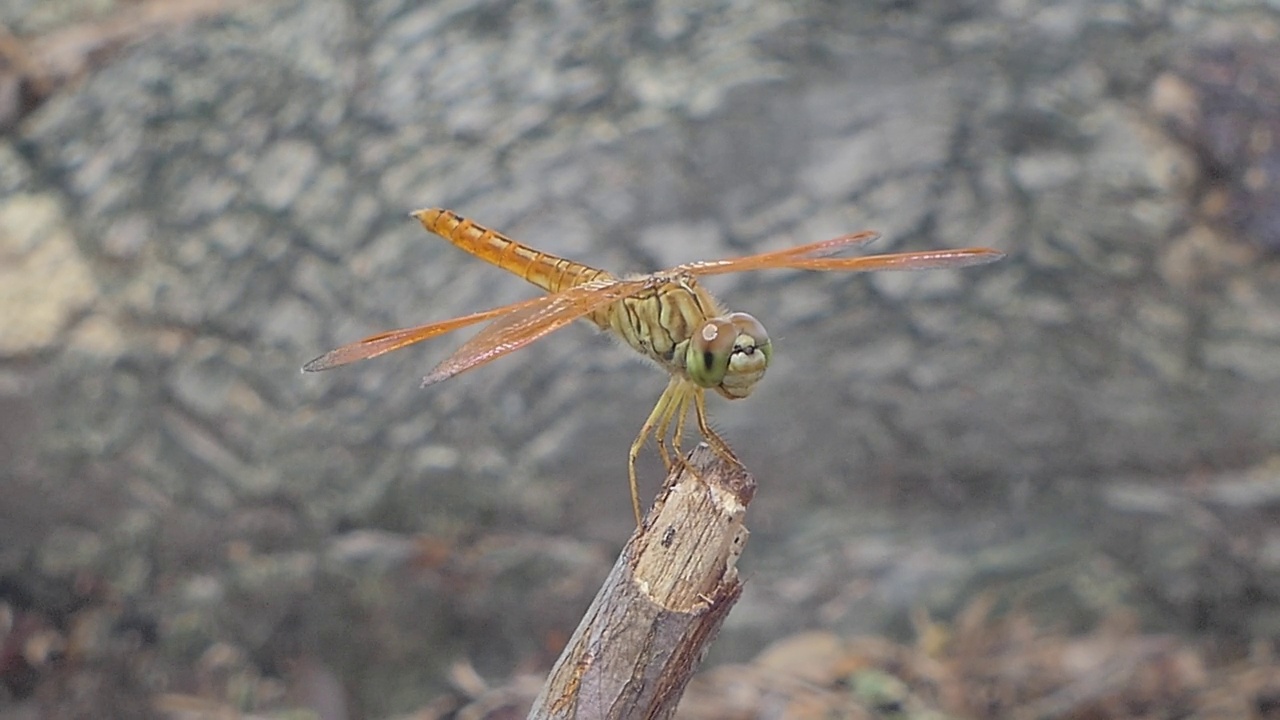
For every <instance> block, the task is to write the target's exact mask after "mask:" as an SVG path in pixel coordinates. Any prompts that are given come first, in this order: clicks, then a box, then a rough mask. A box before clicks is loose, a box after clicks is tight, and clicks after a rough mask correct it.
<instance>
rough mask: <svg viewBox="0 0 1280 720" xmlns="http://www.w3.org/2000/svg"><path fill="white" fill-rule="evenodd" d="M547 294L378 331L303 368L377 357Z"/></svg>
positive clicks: (514, 309) (540, 300)
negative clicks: (437, 320)
mask: <svg viewBox="0 0 1280 720" xmlns="http://www.w3.org/2000/svg"><path fill="white" fill-rule="evenodd" d="M546 299H547V298H546V296H545V295H544V296H540V297H536V298H533V299H531V300H524V301H521V302H518V303H512V304H510V305H503V306H502V307H496V308H493V309H492V310H485V311H483V312H478V313H475V314H472V315H464V316H463V317H458V318H453V319H452V320H442V321H440V322H434V323H428V324H426V325H417V326H415V327H410V328H402V329H400V330H390V331H388V332H384V333H378V334H377V335H370V336H369V337H367V338H365V339H363V340H357V341H356V342H353V343H351V344H349V345H343V346H342V347H340V348H338V349H336V350H330V351H329V352H327V353H325V354H324V355H321V356H320V357H318V358H316V359H315V360H312V361H311V362H309V363H307V364H306V365H303V366H302V371H303V372H319V371H321V370H328V369H330V368H336V367H339V366H342V365H347V364H349V363H353V362H356V361H357V360H367V359H369V358H374V357H378V356H379V355H384V354H386V353H389V352H391V351H392V350H399V349H400V348H402V347H405V346H408V345H413V344H414V343H420V342H422V341H423V340H430V339H431V338H433V337H436V336H437V335H443V334H445V333H447V332H452V331H454V330H457V329H459V328H464V327H467V326H468V325H475V324H476V323H481V322H484V321H486V320H492V319H493V318H496V317H501V316H502V315H506V314H508V313H517V312H520V311H521V310H524V309H526V308H528V307H530V306H532V305H535V304H538V303H543V302H546Z"/></svg>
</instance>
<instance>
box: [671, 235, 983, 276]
mask: <svg viewBox="0 0 1280 720" xmlns="http://www.w3.org/2000/svg"><path fill="white" fill-rule="evenodd" d="M878 237H880V235H879V233H875V232H872V231H864V232H859V233H853V234H850V235H842V236H840V237H838V238H833V239H831V240H822V241H819V242H815V243H809V244H808V245H800V246H799V247H793V248H786V249H783V250H774V251H772V252H766V253H760V254H759V255H748V256H747V257H740V258H734V259H732V260H708V261H702V262H692V263H686V264H684V265H681V266H679V267H678V268H676V270H683V271H686V272H689V273H692V274H693V275H723V274H725V273H731V272H746V271H750V270H771V269H794V270H839V271H844V272H871V271H874V270H933V269H938V268H960V267H968V266H969V265H981V264H983V263H989V262H995V261H996V260H999V259H1000V258H1002V257H1004V253H1002V252H1000V251H998V250H992V249H991V248H959V249H952V250H920V251H913V252H903V253H893V254H889V255H866V256H863V257H828V256H830V255H834V254H836V253H840V252H843V251H845V250H848V249H850V248H854V247H857V246H859V245H865V244H866V243H869V242H871V241H872V240H875V239H876V238H878Z"/></svg>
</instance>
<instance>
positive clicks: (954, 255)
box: [783, 248, 1004, 272]
mask: <svg viewBox="0 0 1280 720" xmlns="http://www.w3.org/2000/svg"><path fill="white" fill-rule="evenodd" d="M1002 257H1004V253H1002V252H1000V251H999V250H992V249H991V248H955V249H950V250H919V251H913V252H901V253H893V254H890V255H865V256H863V257H851V258H801V259H799V260H796V261H794V262H792V263H788V264H786V265H784V266H783V267H788V268H796V269H798V270H838V271H843V272H871V271H874V270H938V269H942V268H962V267H969V266H970V265H985V264H986V263H989V262H995V261H996V260H999V259H1000V258H1002Z"/></svg>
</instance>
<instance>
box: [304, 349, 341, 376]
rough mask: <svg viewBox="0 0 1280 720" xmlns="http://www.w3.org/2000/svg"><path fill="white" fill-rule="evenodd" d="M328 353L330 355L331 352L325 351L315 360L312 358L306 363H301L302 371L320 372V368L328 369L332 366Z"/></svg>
mask: <svg viewBox="0 0 1280 720" xmlns="http://www.w3.org/2000/svg"><path fill="white" fill-rule="evenodd" d="M330 355H332V353H326V354H324V355H321V356H320V357H318V358H316V359H315V360H312V361H311V362H309V363H307V364H306V365H303V366H302V372H304V373H312V372H320V371H321V370H328V369H329V368H331V367H334V365H333V362H332V360H331V359H330V357H329V356H330Z"/></svg>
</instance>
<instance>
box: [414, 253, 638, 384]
mask: <svg viewBox="0 0 1280 720" xmlns="http://www.w3.org/2000/svg"><path fill="white" fill-rule="evenodd" d="M651 282H652V278H651V277H642V278H636V279H634V280H618V279H610V280H598V281H595V282H590V283H587V284H586V285H578V286H576V287H571V288H569V289H568V290H562V291H560V292H558V293H555V294H554V295H546V296H543V297H541V298H537V300H538V302H531V303H529V304H528V305H527V306H525V307H519V308H513V310H512V311H510V312H508V313H507V314H505V315H503V316H501V317H499V318H498V319H497V320H494V321H493V323H492V324H491V325H489V326H488V327H486V328H485V329H483V330H481V331H480V332H479V333H477V334H476V336H475V337H473V338H471V339H470V340H468V341H466V342H465V343H463V344H462V347H460V348H458V349H457V350H455V351H454V353H453V354H452V355H450V356H449V357H447V358H445V359H444V360H442V361H441V362H440V364H439V365H436V366H435V368H433V369H432V370H431V372H430V373H428V374H427V376H426V377H425V378H423V379H422V386H423V387H426V386H428V385H434V384H436V383H438V382H441V381H442V380H448V379H449V378H451V377H453V376H454V375H457V374H459V373H462V372H466V371H467V370H470V369H472V368H475V367H479V366H481V365H484V364H485V363H488V362H491V361H493V360H496V359H498V358H500V357H502V356H503V355H508V354H510V353H513V352H515V351H516V350H519V349H520V348H523V347H525V346H526V345H528V344H530V343H532V342H533V341H535V340H539V339H541V338H544V337H546V336H547V335H549V334H551V333H553V332H555V331H556V330H559V329H560V328H562V327H564V326H565V325H568V324H569V323H571V322H573V321H574V320H577V319H578V318H580V317H583V316H585V315H589V314H591V313H593V312H595V311H596V310H599V309H600V308H602V307H604V306H606V305H609V304H610V303H614V302H617V301H619V300H623V299H626V298H629V297H631V296H632V295H636V294H638V293H640V292H641V291H643V290H644V289H645V288H647V287H649V285H650V284H651Z"/></svg>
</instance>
